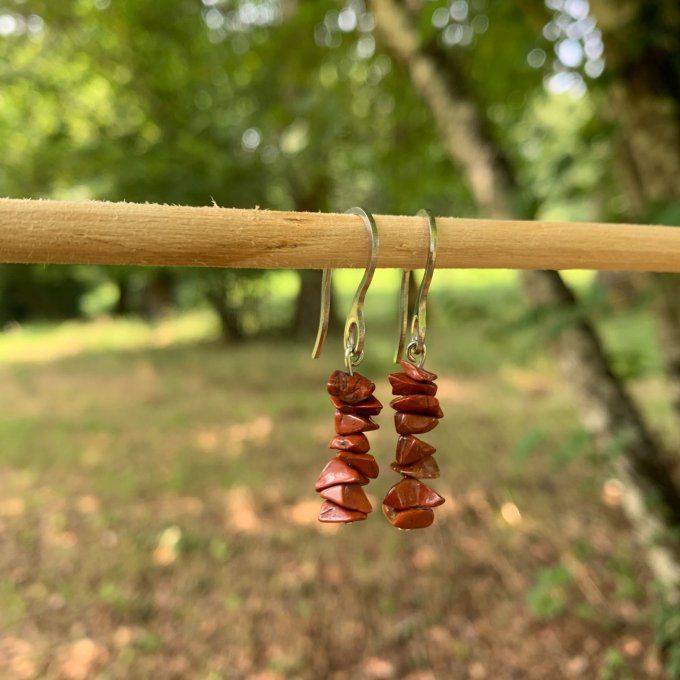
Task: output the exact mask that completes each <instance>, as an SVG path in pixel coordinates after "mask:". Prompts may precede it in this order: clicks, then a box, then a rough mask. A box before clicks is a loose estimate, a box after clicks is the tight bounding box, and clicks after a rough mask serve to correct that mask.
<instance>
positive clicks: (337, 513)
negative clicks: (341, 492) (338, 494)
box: [319, 501, 367, 524]
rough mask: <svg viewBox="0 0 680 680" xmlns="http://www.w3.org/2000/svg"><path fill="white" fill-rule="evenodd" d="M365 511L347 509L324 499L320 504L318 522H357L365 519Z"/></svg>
mask: <svg viewBox="0 0 680 680" xmlns="http://www.w3.org/2000/svg"><path fill="white" fill-rule="evenodd" d="M366 517H367V515H366V513H365V512H359V511H358V510H348V509H347V508H343V507H340V506H339V505H336V504H335V503H333V502H331V501H324V502H323V503H322V504H321V511H320V512H319V522H332V523H338V522H340V523H342V524H348V523H349V522H359V521H361V520H362V519H366Z"/></svg>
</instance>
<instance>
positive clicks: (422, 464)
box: [390, 456, 439, 479]
mask: <svg viewBox="0 0 680 680" xmlns="http://www.w3.org/2000/svg"><path fill="white" fill-rule="evenodd" d="M390 467H391V468H392V469H393V470H394V471H395V472H398V473H399V474H400V475H406V476H407V477H415V478H416V479H437V477H439V465H437V461H436V460H435V458H434V456H425V458H421V459H420V460H419V461H417V462H415V463H413V464H412V465H399V464H398V463H392V464H391V465H390Z"/></svg>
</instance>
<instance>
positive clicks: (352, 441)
mask: <svg viewBox="0 0 680 680" xmlns="http://www.w3.org/2000/svg"><path fill="white" fill-rule="evenodd" d="M328 448H329V449H336V450H337V451H351V452H352V453H367V452H368V450H369V449H370V448H371V445H370V444H369V443H368V438H367V437H366V435H365V434H345V435H339V436H337V437H333V439H331V441H330V443H329V444H328Z"/></svg>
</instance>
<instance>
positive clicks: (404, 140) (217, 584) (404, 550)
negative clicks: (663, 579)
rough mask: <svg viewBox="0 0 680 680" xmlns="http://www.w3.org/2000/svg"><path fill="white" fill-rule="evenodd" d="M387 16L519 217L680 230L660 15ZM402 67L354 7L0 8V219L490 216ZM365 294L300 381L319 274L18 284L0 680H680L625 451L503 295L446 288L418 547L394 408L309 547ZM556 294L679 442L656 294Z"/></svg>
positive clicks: (544, 337)
mask: <svg viewBox="0 0 680 680" xmlns="http://www.w3.org/2000/svg"><path fill="white" fill-rule="evenodd" d="M376 4H380V3H376ZM382 4H384V2H383V3H382ZM388 4H389V3H388ZM397 4H398V5H403V6H406V7H407V9H408V11H409V12H410V14H409V17H410V22H411V24H412V26H411V28H412V30H414V31H416V32H417V34H418V35H419V37H420V40H421V41H422V43H423V45H425V48H424V52H425V53H426V54H428V55H431V56H432V55H434V56H433V58H435V57H436V58H437V59H439V63H447V64H448V67H447V68H449V69H450V70H449V73H450V74H451V82H450V88H451V90H450V92H451V93H452V96H453V98H454V99H455V98H456V97H460V98H464V99H466V101H468V102H469V103H471V105H474V106H473V108H474V109H475V110H476V111H477V112H478V115H479V117H480V120H482V121H483V122H484V124H483V126H482V127H483V128H484V129H485V130H486V132H488V136H489V139H491V140H493V144H495V145H496V148H497V149H498V150H499V154H500V155H502V163H503V164H504V167H507V168H509V170H508V173H509V175H510V176H511V177H512V186H511V187H510V188H509V192H510V193H511V196H512V200H511V201H510V204H511V205H510V207H509V208H508V209H509V210H511V211H512V215H508V216H513V217H519V218H544V219H558V220H591V221H598V220H600V221H646V222H652V223H664V224H678V222H680V188H679V187H678V186H677V182H678V180H677V177H678V176H679V175H678V174H677V173H676V174H673V172H670V171H669V168H671V169H672V168H673V167H674V168H675V169H676V170H677V169H680V149H678V152H677V154H675V156H673V153H675V152H674V151H672V149H673V148H674V147H673V140H674V139H677V138H676V137H674V136H673V135H674V134H675V133H673V132H672V130H671V127H668V126H669V125H670V123H668V120H670V119H672V116H671V118H668V116H667V118H664V115H666V114H667V113H668V111H671V110H672V111H677V110H678V106H680V105H679V104H678V102H680V78H678V79H677V80H673V79H674V78H677V74H678V73H680V65H679V64H678V59H679V57H678V52H677V44H678V40H679V39H680V38H679V37H678V36H680V19H678V16H677V14H678V13H677V11H675V10H677V7H675V3H674V2H673V0H671V1H670V2H665V3H664V2H658V3H646V2H642V1H639V0H629V1H628V2H627V3H618V2H615V1H614V0H611V1H610V0H598V1H597V2H593V6H592V7H591V5H590V4H589V2H588V1H587V0H546V2H545V4H543V3H541V2H538V1H536V2H534V1H532V0H469V1H466V0H453V1H441V0H436V1H432V0H409V1H408V2H404V3H397ZM619 5H622V7H619ZM650 6H655V7H656V10H654V9H652V8H651V7H650ZM674 7H675V10H674ZM636 12H639V16H638V17H637V19H636V18H635V17H636ZM631 17H633V18H632V19H631ZM601 18H602V24H599V23H598V22H600V21H601ZM673 22H677V23H675V24H674V23H673ZM676 28H677V30H676ZM385 30H387V32H389V31H390V30H395V29H393V28H389V27H388V28H387V29H385ZM389 43H390V41H389V39H388V37H387V36H386V35H385V33H383V32H381V25H379V17H378V16H377V12H375V11H373V8H372V6H371V5H370V3H369V6H368V7H367V6H366V4H365V3H364V2H363V1H351V2H334V1H333V2H332V1H330V0H315V1H314V2H303V1H302V0H261V1H239V0H203V2H202V3H201V2H200V1H199V0H174V1H173V2H158V0H59V1H56V0H43V1H40V0H0V53H1V57H2V58H1V60H0V85H1V87H0V142H1V149H2V162H1V163H0V195H2V196H6V197H13V198H36V199H37V198H55V199H69V200H89V199H100V200H111V201H137V202H146V201H149V202H158V203H172V204H182V205H210V204H214V205H218V206H226V207H247V208H253V207H256V206H259V207H261V208H269V209H279V210H299V211H318V210H320V211H337V212H341V211H344V210H345V209H347V208H348V207H350V206H352V205H362V206H365V207H366V208H367V209H369V210H372V211H374V212H376V213H388V214H414V213H415V212H416V211H417V210H419V209H420V208H422V207H425V206H426V207H429V208H431V209H432V210H433V211H434V212H435V213H436V214H440V215H470V216H474V215H479V216H484V215H485V210H484V207H483V206H481V207H480V205H479V201H478V199H477V197H476V196H475V193H474V191H473V190H472V189H471V183H470V181H469V179H470V178H469V177H467V176H466V173H465V170H464V168H461V165H460V163H459V162H457V159H456V157H455V156H456V153H455V149H453V150H452V147H455V144H451V140H448V141H447V140H446V139H445V138H444V136H443V132H442V129H441V126H439V125H438V124H437V123H436V115H435V116H433V112H432V110H431V109H430V108H429V107H428V104H427V102H426V101H425V100H424V99H423V98H422V97H421V95H422V93H421V92H420V91H419V89H418V87H417V85H415V84H414V82H413V81H412V75H413V74H412V73H411V71H410V69H409V65H408V64H405V63H403V62H402V60H400V59H399V58H395V54H394V52H393V51H392V50H391V49H390V45H389ZM605 45H606V46H607V47H605ZM610 45H611V46H612V49H611V53H610V51H609V47H610ZM664 50H665V51H664ZM640 54H644V55H645V64H646V65H647V68H648V71H645V72H644V73H647V74H653V73H656V75H657V76H658V77H659V78H660V80H661V81H663V82H668V83H671V84H673V83H676V84H678V85H679V86H678V87H677V89H676V90H673V87H675V85H673V86H672V87H671V84H669V85H668V88H667V89H668V93H670V94H668V93H665V94H663V96H662V98H663V97H666V95H667V94H668V98H669V101H670V102H672V101H673V100H672V96H673V92H675V96H677V100H675V104H673V105H674V106H675V107H676V108H675V109H668V106H671V104H668V106H666V104H664V103H662V104H658V102H656V101H652V97H651V95H649V94H648V93H647V90H646V89H645V87H644V83H645V82H647V81H645V79H644V77H642V76H641V71H640V69H638V70H637V71H632V69H631V68H630V64H631V63H634V62H635V59H637V56H638V55H640ZM649 55H651V56H649ZM664 55H665V56H664ZM669 55H670V56H669ZM655 60H657V61H655ZM657 66H658V69H657V71H658V72H657V71H654V69H655V68H656V67H657ZM673 69H675V70H673ZM631 73H632V75H631ZM674 74H675V75H674ZM629 76H630V82H629V81H627V80H626V78H628V77H629ZM641 77H642V80H641V81H640V80H639V79H640V78H641ZM649 78H651V75H650V76H649ZM664 79H665V80H664ZM649 82H652V81H651V80H649ZM654 82H656V81H654ZM641 83H642V84H641ZM650 89H651V90H652V91H653V92H660V91H661V90H660V89H659V88H657V87H656V86H655V87H651V88H650ZM633 94H634V95H635V97H633ZM647 96H648V97H649V99H648V100H645V99H644V97H647ZM655 96H656V95H655ZM659 96H661V95H659ZM663 101H664V102H665V99H664V100H663ZM631 102H634V104H633V103H631ZM639 102H646V104H645V106H646V108H644V107H642V105H640V106H639V107H638V105H637V103H639ZM647 104H648V106H647ZM657 104H658V106H659V107H660V108H655V107H656V106H657ZM664 107H666V108H664ZM643 108H644V111H643ZM658 112H661V114H663V115H661V114H658ZM664 112H666V113H664ZM669 115H670V114H669ZM673 115H675V114H673ZM674 120H676V126H677V120H680V116H678V117H677V118H676V119H674ZM667 123H668V126H666V127H664V125H666V124H667ZM626 126H629V127H628V128H626ZM645 126H646V127H645ZM633 128H634V129H635V130H636V131H637V130H640V135H641V137H640V139H638V138H637V137H636V136H635V135H629V134H628V133H629V132H630V130H631V129H633ZM674 129H675V131H676V132H677V127H676V128H674ZM669 140H670V141H669ZM645 144H646V145H647V146H646V147H645ZM641 148H649V149H651V151H650V153H655V154H657V155H656V156H654V157H653V158H651V159H650V160H649V162H648V163H647V164H645V163H644V162H643V161H639V162H638V160H637V159H638V155H637V154H638V153H642V152H640V149H641ZM664 151H665V153H666V156H664V155H663V154H664ZM662 157H663V158H667V157H668V158H675V165H674V166H673V165H672V162H671V160H668V161H667V162H666V161H661V160H659V158H662ZM639 158H644V156H642V155H641V156H639ZM650 168H652V170H653V171H649V169H650ZM359 276H360V274H359V273H358V272H351V271H341V272H338V273H337V276H336V277H335V280H334V327H335V334H334V335H333V336H332V337H331V338H330V339H329V341H328V343H327V345H326V348H325V351H324V355H323V357H322V359H321V360H319V361H316V362H313V361H312V360H311V359H310V358H309V353H310V351H311V346H312V344H313V340H314V336H315V332H316V323H317V318H318V291H319V276H318V273H316V272H292V271H276V272H265V271H235V270H233V271H223V270H208V269H182V268H128V267H103V266H56V265H55V266H43V265H31V266H19V265H2V266H0V327H1V328H2V330H1V331H0V380H1V382H2V390H0V677H1V678H8V679H12V680H14V679H17V680H28V679H32V678H60V679H61V678H63V679H66V680H81V679H86V678H102V679H104V678H151V677H159V678H200V679H202V680H217V679H219V678H225V679H230V680H231V679H232V678H233V679H241V678H243V679H249V680H281V679H285V678H310V679H315V680H316V679H320V678H332V679H334V680H343V679H350V678H351V679H355V678H357V679H364V678H366V679H369V680H370V679H375V680H379V679H389V678H400V679H401V678H404V679H406V680H432V679H437V680H439V679H447V680H448V679H450V678H471V679H473V680H476V679H484V678H488V679H493V680H497V679H504V678H563V677H564V678H601V679H602V680H615V679H618V678H622V679H623V678H664V677H673V672H674V671H673V668H675V671H677V672H678V673H680V652H678V651H677V650H676V652H675V657H673V658H674V661H673V658H671V661H670V662H669V663H671V664H672V663H675V666H672V665H670V666H669V665H668V663H667V661H668V660H667V659H664V658H663V654H662V653H661V652H660V648H659V645H655V642H659V640H660V638H659V637H658V631H657V632H655V630H656V629H655V626H654V621H655V619H656V620H658V618H659V616H658V615H659V607H658V602H657V601H656V599H655V585H654V577H653V574H652V573H651V572H650V571H649V569H648V566H647V563H646V562H645V558H644V555H643V552H642V550H641V549H640V547H639V545H638V544H637V543H636V540H635V531H634V530H633V529H632V528H631V525H630V524H629V522H628V520H627V519H626V517H625V515H624V513H623V511H622V498H623V487H622V482H621V480H620V479H618V478H617V477H616V475H615V473H614V472H613V468H612V466H611V458H612V456H615V455H616V451H606V452H605V453H604V454H603V452H602V451H601V450H599V449H598V450H596V449H595V447H594V446H593V443H592V442H591V439H590V437H589V434H588V433H587V431H586V429H585V425H584V421H582V420H581V419H580V417H579V412H578V410H577V408H576V405H575V403H574V395H573V392H572V390H571V389H570V385H569V383H568V381H567V380H565V378H564V376H563V375H562V374H561V373H560V370H559V365H558V361H557V355H556V351H555V345H554V342H555V340H556V338H557V336H558V335H559V333H560V331H561V330H562V329H563V327H564V325H565V324H567V325H568V324H569V323H570V320H569V319H566V320H565V317H564V315H553V316H550V315H548V316H547V317H546V316H545V315H542V314H536V313H535V312H534V311H532V310H531V309H530V308H529V307H528V306H527V304H526V303H525V301H524V298H523V295H522V291H521V286H520V281H519V276H518V274H517V273H515V272H511V271H481V270H479V271H478V270H469V271H438V272H437V273H436V275H435V279H434V284H433V287H432V293H431V301H430V318H429V337H428V367H429V368H430V369H431V370H434V371H436V372H437V373H438V374H439V375H440V379H439V383H440V390H439V397H440V400H441V404H442V408H443V410H444V413H445V418H444V420H443V421H442V423H441V425H440V427H439V428H438V429H437V430H436V431H435V432H433V433H432V435H431V436H430V441H431V442H432V443H433V444H434V445H436V446H437V447H438V449H439V452H438V460H439V464H440V467H441V469H442V476H441V478H440V479H438V480H435V481H434V482H433V485H432V486H433V487H434V488H436V489H437V490H438V491H439V492H440V493H442V494H443V495H445V496H446V499H447V502H446V504H445V505H444V506H442V507H441V508H440V509H439V510H438V514H437V521H436V524H435V526H434V527H432V528H431V529H430V530H428V531H424V532H420V533H418V532H412V533H398V532H396V531H395V530H394V529H393V528H392V527H390V526H389V525H388V524H387V522H386V521H385V520H384V518H383V517H382V515H381V514H380V511H379V508H380V498H382V496H383V495H384V493H385V491H386V490H387V489H388V488H389V486H390V485H391V484H393V483H394V482H395V481H396V475H395V474H394V473H393V472H392V471H391V470H390V469H389V462H390V460H391V459H392V456H393V450H394V444H395V439H396V435H395V433H394V431H393V428H392V426H391V420H392V419H391V415H390V414H389V413H388V411H389V409H386V410H385V411H384V412H383V414H382V416H381V417H380V418H379V422H380V423H381V426H382V427H381V430H380V431H378V432H376V433H371V435H372V436H371V442H372V446H373V450H372V453H374V454H375V455H376V457H377V459H378V461H379V463H380V465H381V475H380V478H379V479H378V480H377V481H375V482H373V483H371V485H370V486H369V487H368V492H369V495H370V498H371V500H372V502H373V505H374V508H376V512H374V513H373V514H372V515H371V516H369V519H368V521H367V522H363V523H359V524H357V525H351V526H348V527H343V528H341V529H338V528H337V527H335V526H325V525H321V524H319V523H318V522H317V521H316V517H317V514H318V508H319V500H318V498H317V496H316V495H315V494H314V491H313V486H314V481H315V479H316V476H317V474H318V472H319V470H320V468H321V467H322V466H323V464H324V463H325V460H326V459H327V457H328V455H329V452H328V450H327V449H326V445H327V442H328V440H329V439H330V438H331V436H332V431H333V421H332V418H333V410H332V407H331V405H330V404H329V403H328V399H327V395H326V392H325V381H326V378H327V375H328V374H329V372H330V371H331V370H333V369H334V368H339V367H341V365H342V346H341V340H340V337H339V335H338V329H339V328H341V326H342V323H343V321H344V314H345V312H346V310H347V307H348V305H349V302H350V300H351V297H352V295H353V293H354V290H355V287H356V285H357V282H358V279H359ZM566 279H567V281H568V282H569V283H570V284H571V285H572V286H573V288H574V289H575V291H576V293H577V294H578V296H579V299H580V300H581V302H582V307H583V309H585V311H586V312H587V314H588V315H589V317H590V318H591V319H593V320H595V322H596V323H597V327H598V329H599V330H600V332H601V333H602V336H603V339H604V342H605V347H606V350H607V355H608V358H609V361H610V364H611V368H612V370H613V371H615V372H616V374H617V375H618V376H620V377H621V378H622V380H625V381H626V383H627V386H628V388H629V389H630V390H631V392H632V393H633V395H634V396H635V397H636V398H637V400H638V403H639V405H640V407H641V409H642V412H643V415H644V417H645V418H646V419H647V420H648V422H649V424H650V427H651V428H652V429H653V431H654V432H655V433H657V434H658V435H659V436H660V437H662V438H665V439H666V441H669V442H677V441H678V422H680V421H679V420H678V411H677V410H673V407H672V404H671V401H670V399H669V398H668V389H667V388H668V386H667V377H668V376H667V375H666V374H665V373H664V365H665V354H664V339H663V337H662V338H661V339H660V338H659V335H658V334H657V327H658V319H657V317H656V313H655V311H654V310H655V309H656V307H655V293H654V290H655V289H654V285H653V283H650V280H649V278H648V277H645V276H643V275H638V276H630V275H625V274H617V275H605V276H602V275H596V274H594V273H589V272H570V273H568V274H567V276H566ZM398 282H399V274H398V272H394V271H381V272H379V273H378V274H377V275H376V277H375V281H374V284H373V286H372V287H371V289H370V291H369V294H368V299H367V307H366V318H367V326H368V335H367V340H366V343H367V344H366V359H365V361H364V364H363V365H362V368H361V370H362V373H365V374H366V375H368V376H370V377H371V378H372V379H374V380H375V381H376V383H377V385H378V387H377V392H376V393H377V395H378V397H379V398H380V399H381V400H382V401H383V403H387V401H389V399H390V394H389V385H388V383H387V374H388V373H389V372H391V371H392V370H394V369H393V364H392V363H391V357H392V354H393V351H394V347H395V344H396V339H397V338H396V333H397V301H398V300H397V297H398ZM678 319H680V311H679V312H678ZM572 321H573V319H572ZM679 325H680V321H679ZM678 337H680V336H678ZM674 453H675V454H677V446H676V447H675V450H674ZM679 625H680V624H679ZM678 649H680V647H679V648H678ZM671 656H672V655H671ZM664 663H666V666H667V669H668V668H670V669H671V670H667V671H666V672H667V675H665V674H664V671H663V670H662V667H663V665H664Z"/></svg>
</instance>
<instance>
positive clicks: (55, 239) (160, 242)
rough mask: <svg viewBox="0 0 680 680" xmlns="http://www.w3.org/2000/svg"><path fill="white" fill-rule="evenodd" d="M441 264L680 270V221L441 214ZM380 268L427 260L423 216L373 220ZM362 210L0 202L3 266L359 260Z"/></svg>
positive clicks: (272, 265) (301, 265)
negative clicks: (349, 212)
mask: <svg viewBox="0 0 680 680" xmlns="http://www.w3.org/2000/svg"><path fill="white" fill-rule="evenodd" d="M437 222H438V227H439V252H438V256H437V267H468V268H470V267H478V268H512V269H603V270H604V269H610V270H612V269H613V270H631V271H658V272H680V228H673V227H660V226H644V225H627V224H600V223H587V222H548V221H534V222H528V221H524V222H522V221H515V220H476V219H467V218H452V217H442V218H439V219H438V220H437ZM376 223H377V225H378V230H379V233H380V254H379V258H378V265H379V266H380V267H403V268H416V267H422V266H423V265H424V263H425V256H426V252H427V243H426V239H427V229H426V226H425V222H424V220H423V219H422V218H419V217H412V216H408V217H400V216H387V215H377V216H376ZM367 248H368V238H367V235H366V231H365V227H364V226H363V223H362V221H361V219H360V218H359V217H356V216H353V215H343V214H340V215H338V214H325V213H296V212H276V211H269V210H241V209H235V208H233V209H230V208H217V207H204V208H188V207H181V206H170V205H153V204H134V203H104V202H99V201H92V202H70V201H63V202H62V201H36V200H16V199H0V262H22V263H80V264H118V265H122V264H126V265H189V266H215V267H251V268H262V269H321V268H323V267H333V268H337V267H363V266H364V263H365V260H366V255H367Z"/></svg>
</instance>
